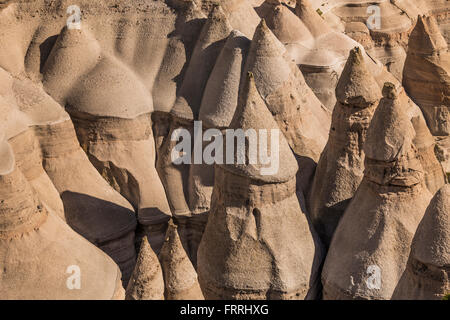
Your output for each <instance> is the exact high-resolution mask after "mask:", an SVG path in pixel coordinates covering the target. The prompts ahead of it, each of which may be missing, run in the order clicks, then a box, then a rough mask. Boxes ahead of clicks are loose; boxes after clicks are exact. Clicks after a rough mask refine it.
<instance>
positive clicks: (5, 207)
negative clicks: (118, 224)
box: [0, 137, 124, 299]
mask: <svg viewBox="0 0 450 320" xmlns="http://www.w3.org/2000/svg"><path fill="white" fill-rule="evenodd" d="M0 160H1V165H0V199H1V206H0V217H1V218H0V259H1V261H2V274H1V275H0V296H1V297H2V299H123V296H124V290H123V288H122V284H121V282H120V278H121V273H120V270H119V268H118V267H117V265H116V264H115V263H114V262H113V261H112V260H111V258H109V257H108V256H107V255H106V254H104V253H103V252H102V251H100V250H99V249H97V248H96V247H95V246H93V245H92V244H90V243H89V242H88V241H87V240H85V239H83V238H82V237H81V236H79V235H78V234H77V233H75V232H74V231H73V230H72V229H71V228H70V227H69V226H68V225H67V224H65V223H64V221H63V220H61V218H59V217H58V216H57V215H56V214H55V213H53V212H52V211H50V209H49V208H48V207H47V206H45V205H43V204H42V202H41V201H40V200H39V199H38V197H37V194H36V192H35V191H34V189H33V188H32V187H31V185H30V184H29V183H28V181H27V180H26V179H25V177H24V175H23V174H22V172H21V171H20V170H19V169H18V168H17V166H16V165H15V161H14V155H13V152H12V149H11V147H10V146H9V145H8V143H7V142H6V141H5V139H4V137H1V139H0ZM74 266H75V268H74V270H79V271H80V274H78V276H79V277H80V278H79V279H73V282H72V277H73V276H77V274H76V273H75V274H73V275H71V272H73V271H70V270H72V269H71V268H73V267H74ZM67 270H69V271H67ZM66 272H67V273H66ZM75 272H76V271H75ZM71 285H76V286H78V285H79V286H80V287H79V290H70V289H71V287H70V286H71ZM72 289H73V288H72Z"/></svg>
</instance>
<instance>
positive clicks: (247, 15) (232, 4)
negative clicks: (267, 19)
mask: <svg viewBox="0 0 450 320" xmlns="http://www.w3.org/2000/svg"><path fill="white" fill-rule="evenodd" d="M195 1H197V0H195ZM197 2H198V3H199V6H201V7H202V9H203V11H205V12H211V10H212V9H213V8H214V6H217V5H220V6H221V7H222V9H223V11H224V13H225V16H226V17H227V19H228V21H229V23H230V25H231V26H232V27H233V29H235V30H239V31H240V32H242V33H243V34H244V35H245V36H246V37H248V38H249V39H251V38H252V37H253V34H254V32H255V29H256V26H257V25H258V23H259V21H260V18H259V17H258V14H257V13H256V12H255V10H254V8H253V5H252V3H251V2H249V1H248V0H198V1H197Z"/></svg>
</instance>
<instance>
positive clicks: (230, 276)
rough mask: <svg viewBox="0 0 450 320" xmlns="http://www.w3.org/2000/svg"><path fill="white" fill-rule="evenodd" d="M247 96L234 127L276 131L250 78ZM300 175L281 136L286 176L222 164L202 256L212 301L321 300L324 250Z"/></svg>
mask: <svg viewBox="0 0 450 320" xmlns="http://www.w3.org/2000/svg"><path fill="white" fill-rule="evenodd" d="M241 95H242V96H241V97H240V102H239V105H238V111H237V113H236V116H235V118H234V119H233V122H232V124H231V127H232V128H243V129H244V130H245V129H248V128H257V129H264V128H265V129H271V128H277V124H276V123H275V121H274V120H273V118H272V116H271V114H270V112H269V111H268V110H267V107H266V105H265V103H264V101H263V100H262V98H261V97H260V95H259V93H258V91H257V89H256V86H255V83H254V79H253V77H252V76H251V75H249V76H248V78H247V80H246V82H245V85H244V89H243V92H242V93H241ZM269 152H270V151H269ZM296 171H297V164H296V160H295V158H294V155H293V154H292V151H291V150H290V149H289V146H288V144H287V142H286V141H285V140H284V138H283V137H282V136H281V135H280V170H279V171H278V173H276V174H274V175H270V176H261V175H260V174H259V168H258V167H256V166H255V165H250V164H249V165H221V166H216V172H215V173H216V179H215V186H214V191H213V196H212V206H211V208H212V209H211V212H210V216H209V219H208V224H207V226H206V230H205V234H204V235H203V238H202V242H201V243H200V247H199V252H198V272H199V280H200V284H201V287H202V290H203V292H204V294H205V297H206V298H207V299H305V298H307V299H308V298H309V299H312V298H314V297H315V296H316V294H317V285H318V283H317V280H318V278H317V277H318V268H319V264H320V260H321V257H322V252H321V247H320V244H319V243H318V241H317V238H316V237H315V235H313V234H312V233H311V230H310V228H309V226H308V222H307V220H306V217H305V215H304V213H303V212H302V210H301V208H300V205H299V202H298V199H297V197H296V195H295V174H296ZM275 208H276V209H275ZM294 270H295V271H294Z"/></svg>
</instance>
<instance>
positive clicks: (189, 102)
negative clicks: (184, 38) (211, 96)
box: [171, 6, 232, 120]
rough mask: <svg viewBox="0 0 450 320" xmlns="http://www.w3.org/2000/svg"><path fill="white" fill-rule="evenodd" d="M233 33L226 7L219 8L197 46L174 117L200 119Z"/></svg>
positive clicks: (216, 9) (211, 17) (205, 28)
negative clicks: (216, 67)
mask: <svg viewBox="0 0 450 320" xmlns="http://www.w3.org/2000/svg"><path fill="white" fill-rule="evenodd" d="M231 31H232V27H231V26H230V24H229V22H228V20H227V18H226V16H225V14H224V12H223V10H222V8H221V7H220V6H215V7H214V9H213V11H212V12H211V14H210V15H209V17H208V20H207V21H206V23H205V25H204V26H203V28H202V31H201V33H200V35H199V38H198V40H197V43H196V45H195V48H194V51H193V53H192V58H191V60H190V61H189V65H188V67H187V70H186V74H185V76H184V79H183V84H182V85H181V88H180V92H179V95H178V97H177V99H176V101H175V104H174V106H173V108H172V110H171V114H172V115H174V116H176V117H178V118H182V119H187V120H193V119H198V113H199V110H200V105H201V102H202V97H203V91H204V89H205V86H206V83H207V81H208V78H209V75H210V73H211V71H212V69H213V68H214V65H215V63H216V60H217V57H218V56H219V54H220V51H221V49H222V47H223V45H224V43H225V41H226V38H227V37H228V35H229V34H230V32H231Z"/></svg>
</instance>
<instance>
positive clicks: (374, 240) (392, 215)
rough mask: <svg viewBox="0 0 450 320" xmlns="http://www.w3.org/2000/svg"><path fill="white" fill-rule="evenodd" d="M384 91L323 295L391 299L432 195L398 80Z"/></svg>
mask: <svg viewBox="0 0 450 320" xmlns="http://www.w3.org/2000/svg"><path fill="white" fill-rule="evenodd" d="M383 96H384V98H383V100H382V101H381V103H380V105H379V106H378V108H377V110H376V112H375V114H374V116H373V119H372V122H371V124H370V127H369V130H368V133H367V138H366V143H365V146H364V152H365V154H366V160H365V172H364V178H363V180H362V182H361V184H360V186H359V188H358V190H357V191H356V193H355V196H354V198H353V200H352V202H351V203H350V205H349V206H348V207H347V210H346V211H345V213H344V216H343V217H342V219H341V221H340V223H339V225H338V227H337V229H336V232H335V234H334V237H333V240H332V242H331V245H330V249H329V251H328V255H327V258H326V261H325V265H324V269H323V272H322V283H323V286H324V289H323V294H324V299H354V298H358V299H390V298H391V297H392V294H393V292H394V290H395V287H396V286H397V284H398V282H399V281H400V279H401V277H402V274H403V272H404V270H405V268H406V263H407V260H408V255H409V251H410V248H411V242H412V239H413V236H414V234H415V232H416V229H417V226H418V225H419V223H420V220H421V219H422V217H423V215H424V213H425V209H426V206H427V205H428V203H429V201H430V199H431V197H432V196H431V194H430V193H429V192H428V190H427V189H426V187H425V183H424V179H423V168H422V166H421V164H420V160H419V159H418V155H417V149H416V148H415V146H414V144H413V139H414V136H415V130H414V127H413V125H412V123H411V121H410V119H409V118H408V116H407V111H406V108H405V106H404V105H402V104H401V103H400V100H399V99H398V93H397V90H396V89H395V86H394V85H393V84H386V85H385V87H384V88H383Z"/></svg>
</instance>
